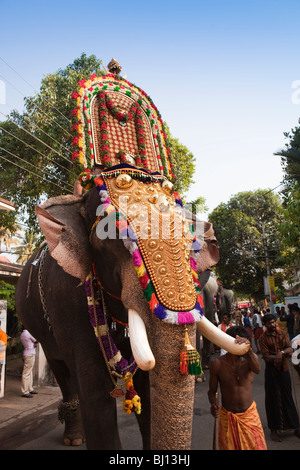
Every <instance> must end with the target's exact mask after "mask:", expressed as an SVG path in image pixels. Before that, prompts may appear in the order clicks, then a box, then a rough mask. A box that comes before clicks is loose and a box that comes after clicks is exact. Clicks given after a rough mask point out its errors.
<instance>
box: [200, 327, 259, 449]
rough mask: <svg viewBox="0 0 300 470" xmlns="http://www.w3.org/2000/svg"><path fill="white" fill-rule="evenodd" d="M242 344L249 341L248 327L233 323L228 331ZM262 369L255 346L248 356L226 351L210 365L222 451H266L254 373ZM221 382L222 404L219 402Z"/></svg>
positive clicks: (210, 396)
mask: <svg viewBox="0 0 300 470" xmlns="http://www.w3.org/2000/svg"><path fill="white" fill-rule="evenodd" d="M226 333H227V334H230V335H231V336H233V337H235V338H236V341H237V342H238V343H248V344H250V341H249V339H248V338H249V336H248V332H247V330H246V329H245V328H244V327H242V326H233V327H231V328H229V329H228V330H227V332H226ZM259 372H260V363H259V360H258V357H257V356H256V354H254V352H253V351H252V349H251V346H250V349H249V351H248V352H247V354H245V355H244V356H235V355H234V354H231V353H228V352H227V353H226V354H224V355H223V356H220V357H218V358H217V359H214V360H213V361H212V362H211V365H210V380H209V391H208V399H209V402H210V404H211V414H212V415H213V416H214V417H215V418H217V417H219V419H220V421H219V448H220V450H266V448H267V447H266V441H265V436H264V432H263V429H262V425H261V421H260V418H259V415H258V412H257V409H256V403H255V402H254V401H253V393H252V384H253V380H254V374H258V373H259ZM219 384H220V389H221V396H222V405H219V404H217V403H216V392H217V391H218V385H219Z"/></svg>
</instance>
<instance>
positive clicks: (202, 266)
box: [197, 222, 220, 273]
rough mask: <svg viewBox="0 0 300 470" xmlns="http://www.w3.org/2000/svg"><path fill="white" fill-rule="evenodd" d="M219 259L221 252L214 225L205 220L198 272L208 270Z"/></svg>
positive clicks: (198, 259)
mask: <svg viewBox="0 0 300 470" xmlns="http://www.w3.org/2000/svg"><path fill="white" fill-rule="evenodd" d="M219 259H220V254H219V250H218V247H217V239H216V237H215V232H214V229H213V226H212V224H211V223H209V222H204V236H203V245H202V247H201V250H200V252H199V256H198V258H197V272H198V273H201V272H203V271H206V270H207V269H209V268H210V267H211V266H214V265H215V264H217V262H218V261H219Z"/></svg>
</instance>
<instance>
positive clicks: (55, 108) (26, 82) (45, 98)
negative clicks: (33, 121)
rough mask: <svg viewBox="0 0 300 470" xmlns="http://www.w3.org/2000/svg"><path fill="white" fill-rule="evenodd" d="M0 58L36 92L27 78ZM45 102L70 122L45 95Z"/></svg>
mask: <svg viewBox="0 0 300 470" xmlns="http://www.w3.org/2000/svg"><path fill="white" fill-rule="evenodd" d="M0 59H1V60H2V62H4V63H5V64H6V65H7V66H8V67H9V68H10V69H11V70H12V71H13V72H15V73H16V74H17V75H18V76H19V77H20V78H21V79H22V80H23V81H24V82H25V83H27V85H29V86H30V88H32V89H33V91H34V92H35V93H37V91H36V89H35V88H34V87H33V86H32V85H31V83H29V82H28V81H27V80H25V78H23V77H22V75H20V74H19V72H17V71H16V70H15V69H13V68H12V67H11V66H10V65H9V64H8V63H7V62H6V61H5V60H4V59H3V58H2V57H0ZM43 99H44V100H45V101H46V102H47V103H49V104H50V106H51V107H52V108H53V109H55V111H57V112H58V113H59V114H60V115H61V116H62V117H64V118H65V119H66V120H67V121H68V122H70V120H69V119H68V118H67V117H66V116H65V115H64V114H63V113H62V112H61V111H60V110H59V109H57V108H56V107H55V106H53V105H52V104H51V103H50V102H49V101H48V100H47V99H46V98H45V97H44V98H43Z"/></svg>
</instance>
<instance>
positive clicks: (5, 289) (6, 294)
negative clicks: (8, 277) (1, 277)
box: [0, 281, 16, 310]
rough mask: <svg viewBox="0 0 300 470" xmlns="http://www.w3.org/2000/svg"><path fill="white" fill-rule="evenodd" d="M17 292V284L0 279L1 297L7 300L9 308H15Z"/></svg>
mask: <svg viewBox="0 0 300 470" xmlns="http://www.w3.org/2000/svg"><path fill="white" fill-rule="evenodd" d="M15 292H16V288H15V286H13V285H12V284H9V283H8V282H5V281H0V299H1V300H7V309H9V310H14V308H15Z"/></svg>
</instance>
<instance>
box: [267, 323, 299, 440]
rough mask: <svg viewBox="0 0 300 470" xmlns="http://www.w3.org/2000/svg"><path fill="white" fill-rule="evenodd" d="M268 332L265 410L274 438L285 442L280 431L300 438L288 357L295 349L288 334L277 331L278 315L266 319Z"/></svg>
mask: <svg viewBox="0 0 300 470" xmlns="http://www.w3.org/2000/svg"><path fill="white" fill-rule="evenodd" d="M264 325H265V327H266V330H265V331H264V333H263V334H262V336H261V337H260V338H259V345H260V350H261V354H262V358H263V359H264V361H265V363H266V367H265V408H266V415H267V422H268V427H269V429H270V431H271V439H272V440H273V441H276V442H281V439H280V437H279V434H278V431H286V430H290V429H294V430H295V435H296V436H297V437H299V438H300V431H299V417H298V413H297V410H296V406H295V403H294V399H293V395H292V384H291V376H290V372H289V363H288V358H289V357H291V356H292V354H293V349H292V347H291V342H290V340H289V338H288V335H287V334H286V333H284V331H282V330H280V329H279V328H277V325H276V321H275V316H274V315H272V314H266V315H265V316H264Z"/></svg>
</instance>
